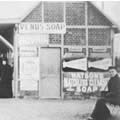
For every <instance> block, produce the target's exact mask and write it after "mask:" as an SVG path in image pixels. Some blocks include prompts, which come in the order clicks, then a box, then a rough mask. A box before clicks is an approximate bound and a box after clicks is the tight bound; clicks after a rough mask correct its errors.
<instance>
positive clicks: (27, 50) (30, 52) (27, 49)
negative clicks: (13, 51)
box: [19, 46, 38, 57]
mask: <svg viewBox="0 0 120 120" xmlns="http://www.w3.org/2000/svg"><path fill="white" fill-rule="evenodd" d="M19 54H20V56H22V57H25V56H27V57H28V56H29V57H31V56H32V57H33V56H34V57H37V55H38V50H37V48H36V47H34V46H24V47H20V48H19Z"/></svg>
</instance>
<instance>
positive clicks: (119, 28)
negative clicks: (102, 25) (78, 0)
mask: <svg viewBox="0 0 120 120" xmlns="http://www.w3.org/2000/svg"><path fill="white" fill-rule="evenodd" d="M88 2H89V3H91V4H92V5H93V6H94V7H95V8H96V9H97V10H98V11H99V12H100V13H101V14H103V15H104V17H106V19H107V20H108V21H110V22H111V23H112V24H113V25H112V27H113V28H114V29H116V30H115V31H116V33H117V32H119V31H120V27H119V25H118V24H117V23H116V22H115V21H113V20H112V19H111V17H110V16H108V15H107V14H106V13H105V12H104V11H103V10H101V9H100V8H99V7H97V6H96V4H95V3H93V2H92V1H88Z"/></svg>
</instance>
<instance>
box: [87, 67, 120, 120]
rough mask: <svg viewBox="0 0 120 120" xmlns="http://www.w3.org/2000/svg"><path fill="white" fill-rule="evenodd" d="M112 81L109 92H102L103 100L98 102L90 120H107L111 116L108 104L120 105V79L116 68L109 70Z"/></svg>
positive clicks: (109, 82)
mask: <svg viewBox="0 0 120 120" xmlns="http://www.w3.org/2000/svg"><path fill="white" fill-rule="evenodd" d="M108 71H109V73H110V80H109V81H108V91H102V92H101V98H100V99H98V100H97V102H96V105H95V108H94V110H93V112H92V114H91V116H90V117H89V118H88V120H107V119H108V118H109V117H110V116H111V114H110V111H109V109H108V108H107V106H106V103H110V104H114V105H120V78H119V76H118V72H117V69H116V67H114V66H111V67H109V69H108Z"/></svg>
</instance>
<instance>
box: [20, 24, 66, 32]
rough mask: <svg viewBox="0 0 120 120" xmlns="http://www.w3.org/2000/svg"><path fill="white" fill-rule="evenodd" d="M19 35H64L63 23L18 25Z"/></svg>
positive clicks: (64, 26) (64, 27)
mask: <svg viewBox="0 0 120 120" xmlns="http://www.w3.org/2000/svg"><path fill="white" fill-rule="evenodd" d="M19 33H22V34H24V33H48V34H49V33H66V25H65V23H20V24H19Z"/></svg>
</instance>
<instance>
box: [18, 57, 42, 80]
mask: <svg viewBox="0 0 120 120" xmlns="http://www.w3.org/2000/svg"><path fill="white" fill-rule="evenodd" d="M19 63H20V64H19V79H20V81H23V80H35V81H37V80H39V74H40V72H39V57H20V62H19Z"/></svg>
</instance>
